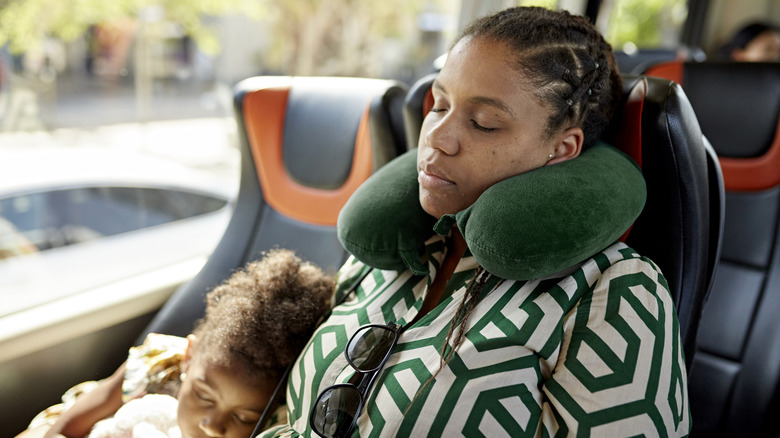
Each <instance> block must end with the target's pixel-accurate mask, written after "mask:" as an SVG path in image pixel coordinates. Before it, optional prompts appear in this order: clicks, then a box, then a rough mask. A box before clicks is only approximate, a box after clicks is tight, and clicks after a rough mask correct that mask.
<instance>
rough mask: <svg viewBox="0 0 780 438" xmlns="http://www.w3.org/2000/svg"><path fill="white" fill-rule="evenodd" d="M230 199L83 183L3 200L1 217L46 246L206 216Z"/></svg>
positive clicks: (40, 246)
mask: <svg viewBox="0 0 780 438" xmlns="http://www.w3.org/2000/svg"><path fill="white" fill-rule="evenodd" d="M226 204H227V200H226V199H222V198H217V197H214V196H210V195H207V194H201V193H196V192H189V191H184V190H180V189H159V188H139V187H80V188H72V189H64V190H52V191H46V192H40V193H30V194H21V195H18V196H11V197H8V198H6V199H0V218H4V219H5V220H6V221H7V222H9V223H10V225H11V226H12V227H13V228H14V229H15V232H16V233H18V234H19V235H21V236H22V237H23V238H24V239H26V240H27V241H28V242H29V243H31V244H32V245H34V246H35V247H36V248H37V249H38V250H39V251H45V250H48V249H52V248H58V247H61V246H66V245H72V244H77V243H84V242H88V241H91V240H95V239H98V238H101V237H107V236H113V235H117V234H122V233H126V232H130V231H136V230H139V229H142V228H146V227H152V226H155V225H162V224H166V223H170V222H174V221H177V220H181V219H186V218H191V217H196V216H200V215H204V214H207V213H211V212H215V211H217V210H219V209H221V208H223V207H225V205H226ZM7 225H8V224H7ZM4 230H5V231H3V233H2V234H4V235H3V236H0V245H1V244H2V242H9V243H7V246H8V247H9V248H7V250H8V251H10V246H11V243H10V242H12V241H14V242H18V241H17V240H15V239H12V238H11V233H12V231H11V230H12V228H10V227H6V228H4ZM17 237H18V236H17ZM15 245H18V243H17V244H15Z"/></svg>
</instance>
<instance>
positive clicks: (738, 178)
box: [719, 118, 780, 191]
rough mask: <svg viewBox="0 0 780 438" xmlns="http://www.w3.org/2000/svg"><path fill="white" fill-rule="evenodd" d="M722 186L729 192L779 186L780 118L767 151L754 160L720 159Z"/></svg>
mask: <svg viewBox="0 0 780 438" xmlns="http://www.w3.org/2000/svg"><path fill="white" fill-rule="evenodd" d="M719 161H720V167H721V169H722V170H723V184H724V185H725V186H726V190H730V191H735V190H736V191H739V190H741V191H755V190H766V189H769V188H772V187H775V186H777V185H778V184H780V118H778V120H777V129H776V130H775V138H774V140H773V141H772V144H771V145H770V146H769V150H768V151H766V153H765V154H764V155H762V156H760V157H755V158H729V157H720V158H719Z"/></svg>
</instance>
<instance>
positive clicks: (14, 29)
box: [0, 0, 267, 54]
mask: <svg viewBox="0 0 780 438" xmlns="http://www.w3.org/2000/svg"><path fill="white" fill-rule="evenodd" d="M266 3H267V2H264V1H258V0H0V46H2V45H4V44H6V43H7V44H8V48H9V50H10V51H11V53H15V54H16V53H23V52H26V51H28V50H30V49H32V48H34V47H36V46H37V45H39V44H41V43H42V42H43V41H44V40H45V39H46V38H47V37H55V38H59V39H61V40H63V41H65V42H70V41H73V40H75V39H76V38H79V37H81V36H83V35H84V34H85V33H86V32H87V30H88V29H89V28H90V27H91V26H93V25H96V24H101V23H107V22H113V21H126V20H127V19H128V18H138V17H143V16H144V13H145V11H148V10H150V8H151V9H154V10H161V11H163V15H164V17H161V18H165V19H167V20H170V21H172V22H175V23H179V24H180V25H181V26H183V28H184V30H185V32H186V33H187V34H188V35H190V36H191V37H192V38H193V39H194V40H195V41H196V42H197V43H198V45H199V47H201V49H202V50H203V51H205V52H207V53H214V52H215V51H217V50H218V49H219V47H218V44H217V40H216V37H215V36H214V34H213V32H212V31H211V30H210V29H209V28H208V27H207V26H205V25H204V23H203V18H204V17H206V16H213V15H221V14H226V13H242V14H247V15H249V16H252V17H259V16H261V15H262V13H263V12H262V11H263V8H264V6H265V5H266Z"/></svg>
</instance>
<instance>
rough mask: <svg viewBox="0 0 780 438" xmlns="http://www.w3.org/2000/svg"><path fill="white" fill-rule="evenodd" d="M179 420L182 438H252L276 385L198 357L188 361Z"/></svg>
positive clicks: (178, 414) (180, 391)
mask: <svg viewBox="0 0 780 438" xmlns="http://www.w3.org/2000/svg"><path fill="white" fill-rule="evenodd" d="M186 367H187V374H186V378H184V379H183V382H182V385H181V389H180V390H179V397H178V399H179V408H178V412H177V419H178V423H179V429H181V436H182V438H204V437H225V438H248V437H249V436H250V435H251V434H252V431H253V430H254V428H255V425H256V423H257V421H258V420H259V419H260V416H261V415H262V413H263V409H265V406H266V404H267V403H268V400H269V398H270V395H271V393H272V392H273V389H274V385H273V384H270V383H268V382H265V383H263V382H260V383H258V384H251V383H252V379H250V378H249V377H248V376H247V375H246V374H245V373H244V372H242V370H236V369H233V368H228V367H225V366H221V365H217V364H214V363H212V361H208V360H203V359H200V358H199V357H198V355H197V354H196V355H195V356H193V357H191V358H190V359H189V360H188V361H187V366H186Z"/></svg>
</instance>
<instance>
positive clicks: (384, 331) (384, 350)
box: [347, 326, 396, 372]
mask: <svg viewBox="0 0 780 438" xmlns="http://www.w3.org/2000/svg"><path fill="white" fill-rule="evenodd" d="M395 337H396V334H395V332H394V331H392V330H390V329H389V328H386V327H382V326H368V327H363V328H362V329H360V331H358V332H356V333H355V335H354V336H353V337H352V339H351V340H350V342H349V345H347V359H348V360H349V361H350V362H351V363H352V366H353V367H355V369H356V370H358V371H361V372H369V371H374V370H375V369H377V368H379V367H380V366H382V362H383V361H384V359H385V357H386V356H387V354H388V353H389V352H390V349H391V348H392V347H393V342H394V341H395Z"/></svg>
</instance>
